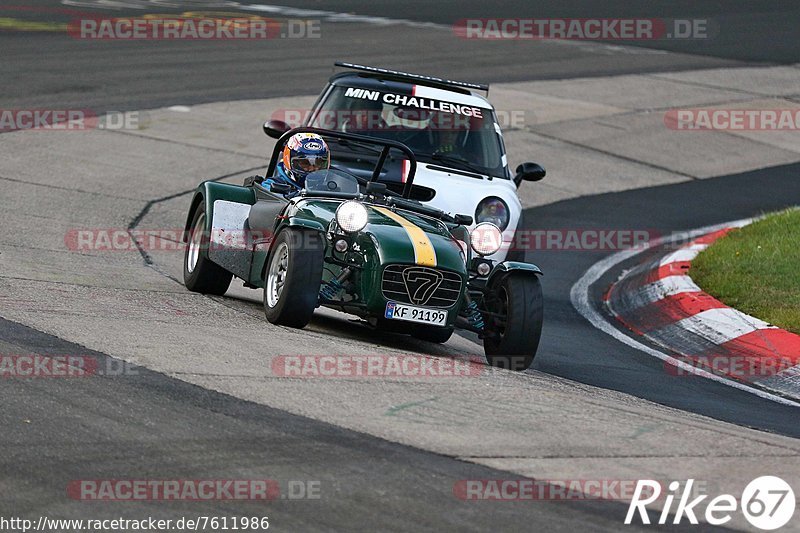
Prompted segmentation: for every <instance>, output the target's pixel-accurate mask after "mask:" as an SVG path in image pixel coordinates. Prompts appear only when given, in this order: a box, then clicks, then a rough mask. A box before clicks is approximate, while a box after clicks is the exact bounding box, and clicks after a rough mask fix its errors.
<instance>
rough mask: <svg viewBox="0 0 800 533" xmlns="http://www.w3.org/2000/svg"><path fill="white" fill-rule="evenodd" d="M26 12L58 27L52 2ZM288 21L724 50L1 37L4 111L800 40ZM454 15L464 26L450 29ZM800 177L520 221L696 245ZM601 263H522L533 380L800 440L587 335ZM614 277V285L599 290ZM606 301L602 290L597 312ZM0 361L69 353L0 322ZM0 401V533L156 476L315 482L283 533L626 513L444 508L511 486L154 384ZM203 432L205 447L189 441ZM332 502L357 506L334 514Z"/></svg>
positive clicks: (770, 54) (726, 23) (554, 207)
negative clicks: (590, 297)
mask: <svg viewBox="0 0 800 533" xmlns="http://www.w3.org/2000/svg"><path fill="white" fill-rule="evenodd" d="M30 4H31V5H34V4H35V5H38V6H41V7H51V8H55V7H59V4H58V3H57V2H53V1H49V2H36V3H30ZM282 4H284V5H297V6H299V7H304V8H324V9H327V10H331V11H341V12H355V13H359V14H369V15H376V16H393V17H401V18H410V19H416V20H420V21H432V22H437V23H440V24H449V23H451V22H452V21H453V20H455V19H457V18H463V17H470V16H483V17H501V16H537V17H541V16H563V17H569V16H581V17H590V16H617V15H618V14H623V15H625V16H635V15H639V16H651V17H655V16H680V17H685V18H689V17H693V16H708V17H710V18H714V17H716V18H717V19H718V20H719V22H720V23H721V28H722V29H723V30H724V31H723V33H722V34H721V35H720V37H719V38H718V39H717V40H715V41H714V42H711V43H658V44H652V45H651V44H647V46H653V47H656V46H657V47H661V48H663V49H670V50H673V51H677V52H679V53H678V54H670V55H663V56H662V55H658V54H652V55H651V54H642V55H637V54H628V55H619V54H609V55H603V54H598V53H596V52H591V51H588V50H586V49H584V48H582V47H580V46H565V45H560V44H551V43H540V44H539V45H537V46H536V47H530V46H527V45H526V43H497V44H496V45H495V44H492V45H489V46H487V47H481V48H480V52H479V53H477V52H476V53H470V50H469V49H467V50H464V49H461V50H459V49H458V47H454V48H452V49H449V50H441V49H437V50H430V49H428V48H426V45H427V44H428V43H424V42H422V43H419V42H416V43H406V42H403V41H402V39H396V40H395V41H393V42H392V43H390V45H389V44H386V43H383V44H381V45H375V46H373V47H371V49H370V50H365V46H366V45H367V44H369V43H374V42H377V41H378V40H379V39H380V38H381V37H380V36H381V28H380V27H376V28H372V29H370V30H367V31H369V32H373V33H371V34H369V35H364V36H360V37H359V38H357V39H351V40H348V39H345V38H341V39H339V38H338V37H336V38H333V42H331V40H321V42H318V43H315V42H312V41H309V42H308V43H305V44H304V45H305V46H307V48H304V49H303V50H302V51H301V52H299V53H298V51H297V46H296V45H295V44H293V43H292V42H289V41H280V40H279V41H274V42H271V43H266V44H264V43H222V44H215V45H214V46H207V47H206V49H204V50H203V51H202V53H197V52H196V51H197V48H196V47H195V44H193V43H188V44H187V43H113V44H112V46H109V47H103V48H102V49H99V48H98V47H94V46H92V43H87V42H81V41H77V40H73V39H70V38H67V37H65V36H63V35H54V34H39V33H16V34H0V47H1V48H2V50H3V55H2V58H1V59H0V62H1V63H0V64H2V68H3V73H4V75H3V76H2V79H0V94H2V101H3V107H22V106H29V107H35V106H39V107H46V106H51V107H52V106H58V107H60V108H67V107H85V108H92V109H96V110H110V109H118V110H124V109H146V108H153V107H159V106H163V105H173V104H176V103H182V104H193V103H199V102H206V101H217V100H236V99H248V98H263V97H267V96H282V95H292V94H312V93H315V92H316V91H317V90H318V88H319V84H320V79H321V78H324V77H326V75H327V74H328V72H329V71H330V65H331V64H332V62H333V60H335V59H343V58H344V59H351V60H354V61H363V62H365V63H369V64H381V65H388V66H392V67H396V68H408V69H412V67H417V68H414V70H420V68H419V65H420V58H422V57H425V58H426V59H425V62H424V69H422V70H424V71H425V72H428V73H431V74H441V75H444V76H448V77H453V78H466V79H474V78H475V75H474V73H475V72H480V73H481V75H480V79H479V81H490V82H491V81H511V80H529V79H546V78H570V77H579V76H591V75H601V74H602V75H607V74H619V73H628V72H630V73H638V72H656V71H671V70H686V69H692V68H708V67H713V66H734V65H745V64H752V63H755V62H769V63H781V62H785V61H796V60H797V57H798V56H800V53H798V50H799V49H800V40H798V39H796V38H786V32H791V31H792V30H793V29H794V28H796V27H797V25H798V20H800V17H799V16H798V6H797V4H796V3H795V2H780V3H779V2H771V3H766V2H765V3H752V2H730V3H726V4H725V6H724V13H720V12H719V10H720V9H723V8H719V7H717V5H718V3H717V2H681V3H671V4H670V8H669V11H670V12H669V13H666V12H659V11H657V10H656V11H652V10H649V9H645V7H644V6H643V4H641V3H640V4H637V6H638V8H637V9H639V10H641V12H640V13H636V12H631V11H629V10H628V8H627V7H623V5H622V3H620V2H611V3H605V4H604V8H605V9H603V10H602V12H598V13H593V12H592V8H590V9H589V11H587V10H586V9H585V8H582V7H578V4H577V3H563V2H550V3H543V4H539V5H537V9H536V12H535V13H531V12H530V11H531V10H530V8H529V7H528V5H529V4H528V3H526V2H510V3H506V4H504V5H503V6H497V7H493V8H492V10H491V12H488V13H487V12H486V10H485V9H483V8H481V6H482V5H484V3H481V2H467V3H459V7H458V9H455V8H452V7H451V6H452V5H453V4H454V3H453V2H437V3H432V2H404V3H403V6H402V7H401V8H400V7H398V5H397V4H396V3H391V4H388V3H387V4H385V5H383V4H378V3H365V2H348V1H346V0H341V1H339V2H335V3H331V2H325V3H324V7H322V6H323V3H321V2H292V1H291V0H289V1H286V2H282ZM390 5H391V7H388V6H390ZM593 9H598V10H599V8H597V7H595V8H593ZM398 10H400V11H401V12H398ZM161 11H164V12H170V10H169V9H159V12H161ZM454 12H457V13H458V16H453V15H451V14H450V13H454ZM123 13H124V11H123ZM132 13H133V12H132ZM115 14H118V13H115ZM37 16H41V17H48V16H49V15H44V14H42V15H37ZM794 31H795V34H796V30H794ZM790 35H792V34H791V33H790ZM203 44H205V43H203ZM475 50H476V51H477V50H478V48H477V47H476V48H475ZM321 74H322V75H321ZM798 171H800V166H798V165H791V166H786V167H779V168H771V169H764V170H759V171H754V172H748V173H746V174H742V175H737V176H726V177H721V178H715V179H709V180H703V181H691V182H686V183H681V184H677V185H669V186H663V187H655V188H648V189H638V190H633V191H628V192H622V193H613V194H605V195H599V196H591V197H583V198H579V199H575V200H568V201H563V202H558V203H555V204H550V205H547V206H544V207H538V208H534V209H530V210H528V211H527V213H526V221H528V224H529V225H531V226H533V221H536V226H535V227H536V229H547V228H563V227H585V228H590V227H593V226H597V227H603V228H623V229H624V228H636V227H639V226H640V225H641V222H640V221H641V220H642V219H643V218H645V217H646V219H647V220H648V222H649V224H651V225H652V227H653V228H655V229H658V230H660V231H663V232H670V231H678V230H685V229H691V228H695V227H699V226H704V225H708V224H714V223H721V222H725V221H729V220H734V219H738V218H743V217H748V216H754V215H758V214H759V213H761V212H763V211H769V210H773V209H777V208H780V207H784V206H787V205H792V204H796V203H797V200H798V198H800V181H798V180H797V174H798ZM525 186H535V185H530V184H526V185H525ZM601 257H602V255H598V254H593V253H590V252H574V253H571V252H564V251H560V252H557V253H556V252H552V253H549V252H543V253H540V254H537V255H536V257H529V259H531V260H533V261H535V262H536V263H537V264H539V265H540V266H541V267H542V269H543V270H544V271H545V273H546V276H545V278H544V284H543V286H544V289H545V299H546V323H545V330H544V335H543V340H542V348H541V350H542V351H543V352H546V353H548V357H547V358H538V359H537V360H536V362H535V366H534V368H535V369H537V370H540V371H543V372H547V373H551V374H554V375H557V376H562V377H565V378H568V379H572V380H576V381H579V382H582V383H587V384H591V385H597V386H600V387H604V388H609V389H614V390H619V391H623V392H627V393H630V394H633V395H636V396H640V397H642V398H646V399H649V400H653V401H655V402H658V403H662V404H665V405H669V406H674V407H678V408H681V409H686V410H688V411H692V412H697V413H701V414H706V415H709V416H712V417H714V418H718V419H721V420H725V421H730V422H734V423H737V424H741V425H744V426H749V427H756V428H759V429H763V430H767V431H772V432H776V433H781V434H785V435H789V436H794V437H797V436H800V424H798V423H797V420H798V417H797V411H796V410H794V409H792V408H788V407H782V406H779V405H776V404H774V403H771V402H767V401H766V400H760V399H758V398H756V397H754V396H752V395H748V394H745V393H743V392H739V391H736V390H733V389H730V388H728V387H724V386H722V385H719V384H715V383H711V382H707V381H700V380H697V379H676V378H674V377H670V376H667V375H666V374H665V373H664V372H663V368H662V366H661V363H660V362H659V361H657V360H655V359H652V358H649V357H648V356H646V355H644V354H642V353H640V352H637V351H635V350H632V349H631V348H628V347H626V346H623V345H622V344H620V343H618V342H616V341H615V340H614V339H612V338H611V337H608V336H606V335H605V334H603V333H601V332H599V331H597V330H595V329H593V328H592V327H591V326H590V325H589V324H588V323H587V322H586V321H585V320H584V319H583V318H582V317H580V316H579V315H578V314H577V312H576V311H575V309H574V308H573V307H572V305H571V304H570V301H569V290H570V288H571V286H572V284H573V283H574V282H575V281H576V280H577V279H578V278H579V277H580V275H581V274H582V273H583V272H584V271H585V270H586V269H587V268H588V267H589V266H591V264H593V263H594V262H595V261H597V260H598V259H600V258H601ZM617 274H618V272H610V273H609V274H608V277H609V278H610V277H613V276H616V275H617ZM607 281H608V280H607V279H603V280H601V281H600V282H599V283H598V284H597V285H596V286H595V287H594V291H595V293H596V294H598V295H599V292H600V291H601V290H602V287H603V286H604V284H606V285H607V283H606V282H607ZM0 348H2V350H0V351H2V352H10V353H30V352H36V353H44V354H48V353H52V354H57V353H70V350H73V351H74V350H75V349H77V348H76V347H74V346H70V345H69V343H66V341H63V340H61V339H57V338H54V337H52V336H49V335H45V334H43V333H40V332H37V331H34V330H31V329H30V328H27V327H25V326H21V325H19V324H15V323H12V322H9V321H6V320H0ZM81 351H82V352H85V351H86V350H85V349H82V350H81ZM94 355H96V356H97V357H99V358H101V359H102V358H104V357H105V356H104V355H103V354H97V353H96V354H94ZM0 397H1V398H2V402H3V405H4V408H3V409H2V410H1V411H0V420H2V426H3V428H4V431H3V436H2V437H0V442H2V447H3V449H4V450H5V452H4V454H3V459H2V462H1V463H0V464H2V468H3V472H4V473H5V474H4V479H3V482H2V485H0V486H2V487H3V495H2V498H3V500H2V502H0V507H2V513H3V514H4V515H8V514H11V512H12V511H13V514H17V515H19V514H23V513H27V514H44V513H45V512H46V511H48V510H52V509H53V506H52V503H51V502H53V501H63V499H64V498H63V487H64V486H65V484H66V482H67V481H68V480H71V479H76V478H80V477H83V478H107V477H111V476H115V475H119V474H120V472H126V471H127V472H131V477H163V476H162V475H161V473H162V472H164V471H165V470H168V471H170V472H173V473H174V475H175V477H182V478H213V477H214V476H215V473H219V472H230V469H231V466H233V467H238V468H241V469H242V471H247V473H248V474H247V477H254V472H256V473H257V472H258V471H257V470H254V468H256V465H257V466H258V467H261V468H263V472H264V473H265V475H269V476H271V477H281V478H284V479H286V478H292V479H303V478H305V479H320V480H321V481H322V483H323V486H324V487H330V488H331V490H333V491H335V492H336V493H337V496H341V497H337V498H335V499H333V500H332V501H328V500H324V499H323V500H320V501H314V502H291V501H277V502H273V504H272V506H271V507H270V513H275V514H277V515H280V517H281V524H280V525H281V526H285V528H284V529H283V530H294V531H296V530H305V531H310V530H330V529H337V530H350V529H352V530H359V529H364V527H365V524H370V527H369V529H372V528H373V527H378V528H380V529H381V530H398V531H399V530H404V531H407V530H408V529H409V527H412V526H413V527H414V529H417V530H442V529H443V528H459V529H465V530H468V529H474V530H487V529H496V530H514V529H516V528H518V527H519V524H532V523H535V524H536V525H537V528H542V529H544V528H547V529H552V530H570V531H574V530H576V529H577V528H581V529H591V528H592V527H593V528H595V529H598V530H607V529H612V528H614V529H615V528H616V527H618V526H619V524H620V523H621V520H622V517H623V516H624V511H625V508H624V506H622V505H614V504H608V503H606V502H603V503H599V504H591V503H588V504H587V503H580V504H565V503H563V502H556V503H554V504H548V503H537V504H536V505H530V504H529V503H528V504H526V503H524V502H523V503H519V504H517V503H510V504H508V505H505V506H502V505H501V506H497V505H494V506H492V507H491V509H488V508H485V507H482V506H480V505H474V504H469V503H461V502H458V500H456V499H455V498H453V496H452V492H451V490H452V479H487V478H500V477H503V474H502V473H500V472H498V471H493V470H491V469H488V468H483V467H479V466H475V465H471V464H467V463H463V462H460V461H456V460H453V459H452V458H449V457H444V456H440V455H437V454H433V453H429V452H424V451H421V450H417V449H414V448H409V447H406V446H402V445H398V444H392V443H389V442H386V441H383V440H381V439H378V438H375V437H371V436H368V435H364V434H359V433H355V432H352V431H348V430H345V429H341V428H337V427H335V426H331V425H328V424H325V423H322V422H317V421H313V420H309V419H305V418H303V417H299V416H295V415H291V414H288V413H285V412H282V411H279V410H275V409H271V408H267V407H264V406H259V405H255V404H251V403H248V402H245V401H241V400H237V399H235V398H231V397H228V396H225V395H221V394H219V393H214V392H211V391H208V390H205V389H201V388H199V387H195V386H192V385H188V384H185V383H183V382H180V381H178V380H175V379H171V378H167V377H165V376H163V375H161V374H157V373H154V372H149V371H146V370H142V373H141V375H140V376H139V377H134V378H132V377H130V376H128V377H126V379H125V380H121V379H114V378H103V379H99V380H86V381H85V382H81V383H79V384H77V385H76V384H75V382H74V381H70V382H69V383H65V382H58V381H57V380H55V381H48V380H43V381H37V382H35V383H33V382H27V381H26V382H12V381H9V382H7V383H3V384H2V388H0ZM31 420H34V421H35V423H31ZM199 431H200V432H202V434H203V437H202V438H198V437H197V434H198V432H199ZM15 487H20V488H23V487H24V490H16V489H15ZM343 501H346V502H349V505H347V506H343V505H342V504H341V502H343ZM60 505H61V507H60V508H59V509H57V510H58V511H60V512H61V513H62V514H71V513H70V511H72V510H74V509H75V508H77V507H74V508H73V507H71V506H77V505H78V504H76V503H75V502H66V503H62V504H60ZM80 509H85V507H81V508H80ZM92 510H93V515H94V516H96V517H103V516H109V517H111V516H116V515H117V514H118V507H112V506H105V505H104V504H97V505H96V506H94V507H92ZM126 511H131V512H132V514H133V513H135V514H144V512H145V511H147V512H150V513H151V514H155V513H156V512H157V513H158V514H159V516H161V517H169V516H179V515H181V516H182V515H186V514H189V513H191V514H221V513H223V512H224V513H225V514H240V515H253V514H255V513H257V512H259V513H260V512H261V511H262V508H260V507H259V508H255V507H253V505H252V504H246V503H239V504H225V505H224V506H217V505H213V504H207V505H206V507H204V508H202V509H200V508H198V507H197V505H196V504H193V505H189V504H183V505H181V504H169V505H163V504H159V505H158V506H156V505H151V504H146V503H138V504H133V505H131V506H130V507H128V508H127V509H126ZM198 511H200V512H198ZM276 529H279V528H278V527H277V524H276ZM279 530H280V529H279Z"/></svg>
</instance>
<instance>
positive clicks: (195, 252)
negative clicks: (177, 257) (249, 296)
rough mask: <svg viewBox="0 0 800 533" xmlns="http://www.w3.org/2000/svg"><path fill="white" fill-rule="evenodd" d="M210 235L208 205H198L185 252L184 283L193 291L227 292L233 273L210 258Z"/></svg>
mask: <svg viewBox="0 0 800 533" xmlns="http://www.w3.org/2000/svg"><path fill="white" fill-rule="evenodd" d="M209 241H210V237H209V235H208V233H207V232H206V207H205V204H204V203H203V202H200V205H198V206H197V209H195V211H194V216H193V217H192V229H191V230H190V233H189V238H188V242H187V243H186V252H185V253H184V254H183V284H184V285H186V288H187V289H189V290H190V291H192V292H199V293H202V294H215V295H217V296H221V295H223V294H225V292H226V291H227V290H228V287H229V286H230V284H231V280H232V279H233V274H231V273H230V272H228V271H227V270H225V269H224V268H222V267H221V266H219V265H218V264H216V263H214V262H213V261H211V260H210V259H209V258H208V244H209Z"/></svg>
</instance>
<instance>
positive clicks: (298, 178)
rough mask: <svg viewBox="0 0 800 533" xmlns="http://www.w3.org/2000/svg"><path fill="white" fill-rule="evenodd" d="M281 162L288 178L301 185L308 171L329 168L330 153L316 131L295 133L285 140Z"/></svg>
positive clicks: (303, 184) (303, 183) (304, 181)
mask: <svg viewBox="0 0 800 533" xmlns="http://www.w3.org/2000/svg"><path fill="white" fill-rule="evenodd" d="M281 163H282V164H283V169H284V171H285V172H286V174H287V176H289V179H291V180H292V181H294V182H295V184H296V185H298V186H299V187H303V186H305V183H306V176H307V175H308V174H309V173H310V172H315V171H317V170H324V169H327V168H330V166H331V154H330V150H328V145H327V144H326V143H325V140H324V139H323V138H322V137H320V136H319V135H317V134H316V133H296V134H294V135H292V136H291V137H290V138H289V140H288V141H287V142H286V146H284V148H283V158H282V160H281Z"/></svg>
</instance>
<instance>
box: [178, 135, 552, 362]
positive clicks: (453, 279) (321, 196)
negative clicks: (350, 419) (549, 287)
mask: <svg viewBox="0 0 800 533" xmlns="http://www.w3.org/2000/svg"><path fill="white" fill-rule="evenodd" d="M304 132H308V133H316V134H319V135H322V136H323V137H324V138H325V140H326V141H327V142H328V144H329V145H332V146H337V145H339V146H348V145H353V144H358V145H359V146H360V147H362V148H363V149H370V150H372V151H373V152H374V154H375V155H376V156H377V163H376V164H375V168H374V169H373V170H372V172H371V173H369V174H368V175H358V176H357V175H355V174H352V173H350V172H346V171H344V170H341V169H339V168H337V167H336V166H333V167H331V168H330V169H327V170H319V171H316V172H312V173H310V174H309V175H308V176H307V177H306V183H305V188H304V189H303V190H301V191H300V192H299V194H296V195H294V196H290V197H289V198H288V199H287V198H286V197H285V196H284V195H285V194H286V193H287V190H285V189H283V188H282V186H281V185H277V184H274V183H265V182H264V177H262V176H253V177H250V178H247V179H246V180H245V183H244V184H243V185H241V186H238V185H232V184H226V183H219V182H214V181H206V182H204V183H201V184H200V185H199V187H198V188H197V190H196V192H195V194H194V196H193V198H192V202H191V205H190V208H189V214H188V217H187V221H186V231H185V234H184V237H185V241H186V242H187V246H186V253H185V256H184V282H185V284H186V287H187V288H188V289H189V290H191V291H195V292H200V293H206V294H216V295H221V294H224V293H225V292H226V291H227V289H228V286H229V285H230V282H231V279H232V278H233V277H234V276H236V277H237V278H240V279H242V280H243V281H244V285H245V286H246V287H249V288H252V289H263V290H264V311H265V314H266V317H267V320H269V321H270V322H272V323H274V324H280V325H284V326H291V327H296V328H302V327H305V326H306V324H308V322H309V321H310V320H311V317H312V315H313V313H314V310H315V309H316V308H317V307H319V306H325V307H329V308H332V309H336V310H339V311H344V312H345V313H349V314H353V315H356V316H358V317H361V318H363V319H364V320H366V321H367V322H368V323H369V324H370V325H371V326H372V327H374V328H376V329H378V330H384V331H392V332H399V333H406V334H410V335H412V336H414V337H417V338H419V339H423V340H426V341H431V342H439V343H443V342H446V341H447V340H448V339H449V338H450V336H451V335H452V333H453V330H454V329H455V328H460V329H465V330H469V331H472V332H474V333H476V334H477V335H478V336H479V337H480V338H481V339H482V340H483V345H484V351H485V353H486V359H487V361H488V362H489V363H490V364H491V365H494V366H499V367H503V368H509V369H514V370H524V369H526V368H528V367H529V366H530V365H531V363H532V362H533V358H534V356H535V355H536V350H537V348H538V345H539V337H540V335H541V330H542V319H543V315H542V290H541V285H540V283H539V276H541V274H542V272H541V271H540V270H539V268H538V267H536V266H535V265H533V264H528V263H521V262H514V261H505V262H502V263H495V262H493V261H491V260H490V259H487V258H486V256H489V255H491V254H493V253H495V252H496V251H497V250H498V248H499V247H500V246H501V244H502V235H501V232H500V230H499V228H497V227H496V226H494V225H492V224H491V223H482V224H478V225H477V226H476V227H475V228H473V230H472V231H471V232H470V231H468V230H467V228H466V227H465V226H468V225H471V224H472V218H471V217H470V216H467V215H458V214H455V215H454V214H448V213H444V212H442V211H440V210H438V209H435V208H432V207H430V206H426V205H423V204H422V203H421V202H419V201H416V200H414V199H413V197H414V185H413V181H414V174H415V172H416V166H417V163H416V159H415V158H414V154H413V152H412V151H411V150H410V149H409V148H408V147H406V146H405V145H403V144H401V143H399V142H396V141H392V140H386V139H376V138H372V137H366V136H362V135H356V134H352V133H342V132H336V131H329V130H320V129H316V128H307V127H304V128H296V129H293V130H290V131H288V132H286V133H285V134H284V135H282V136H281V138H280V139H279V140H278V142H277V143H276V146H275V149H274V151H273V153H272V158H271V160H270V163H269V167H268V168H267V171H266V174H265V176H272V175H273V173H274V172H275V168H276V165H277V162H278V159H279V157H280V154H281V151H282V149H283V146H284V145H285V144H286V141H287V140H288V139H289V138H290V137H291V136H292V135H294V134H296V133H304ZM393 159H394V160H397V159H401V160H403V161H404V162H405V163H406V164H407V165H408V168H409V171H408V176H407V178H406V181H405V183H404V184H402V185H401V186H400V187H399V188H398V187H397V184H395V183H392V184H389V183H382V182H381V177H382V175H385V171H384V169H383V167H384V166H385V165H386V163H387V161H388V160H393ZM333 161H334V163H335V162H336V151H335V150H334V151H333Z"/></svg>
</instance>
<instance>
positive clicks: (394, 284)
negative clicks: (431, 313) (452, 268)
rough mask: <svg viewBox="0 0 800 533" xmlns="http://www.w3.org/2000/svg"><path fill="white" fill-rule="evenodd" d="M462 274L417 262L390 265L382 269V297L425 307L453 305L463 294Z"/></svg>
mask: <svg viewBox="0 0 800 533" xmlns="http://www.w3.org/2000/svg"><path fill="white" fill-rule="evenodd" d="M461 285H462V282H461V276H459V275H458V274H456V273H455V272H448V271H446V270H439V269H435V268H428V267H421V266H415V265H389V266H387V267H386V268H385V269H384V270H383V281H382V284H381V288H382V290H383V297H384V298H386V299H387V300H393V301H395V302H401V303H407V304H412V305H424V306H426V307H439V308H447V307H452V306H453V305H455V303H456V302H457V301H458V298H459V296H461Z"/></svg>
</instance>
